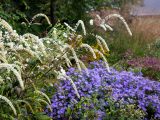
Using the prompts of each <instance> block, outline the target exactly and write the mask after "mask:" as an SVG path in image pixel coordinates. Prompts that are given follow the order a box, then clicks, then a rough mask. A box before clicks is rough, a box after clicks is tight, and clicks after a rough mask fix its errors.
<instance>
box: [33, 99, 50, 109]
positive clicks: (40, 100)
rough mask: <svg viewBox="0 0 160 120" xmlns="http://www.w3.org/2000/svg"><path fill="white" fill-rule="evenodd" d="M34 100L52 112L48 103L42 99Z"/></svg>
mask: <svg viewBox="0 0 160 120" xmlns="http://www.w3.org/2000/svg"><path fill="white" fill-rule="evenodd" d="M36 100H37V101H39V102H42V103H44V104H46V105H47V108H49V110H50V111H51V112H52V108H51V105H49V104H48V102H46V101H45V100H43V99H36Z"/></svg>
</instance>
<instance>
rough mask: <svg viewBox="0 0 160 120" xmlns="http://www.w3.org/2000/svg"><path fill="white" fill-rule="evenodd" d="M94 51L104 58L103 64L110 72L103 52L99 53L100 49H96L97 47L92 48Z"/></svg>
mask: <svg viewBox="0 0 160 120" xmlns="http://www.w3.org/2000/svg"><path fill="white" fill-rule="evenodd" d="M94 51H95V52H97V53H98V54H99V55H100V56H101V57H102V59H103V60H104V62H105V66H106V68H107V70H108V72H110V69H109V65H108V62H107V59H106V58H105V56H104V55H103V53H101V51H99V50H97V49H94Z"/></svg>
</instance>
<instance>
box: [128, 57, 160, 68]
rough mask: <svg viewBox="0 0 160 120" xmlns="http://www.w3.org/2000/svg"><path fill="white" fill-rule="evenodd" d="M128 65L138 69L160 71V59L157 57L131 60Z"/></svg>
mask: <svg viewBox="0 0 160 120" xmlns="http://www.w3.org/2000/svg"><path fill="white" fill-rule="evenodd" d="M128 64H129V65H132V66H136V67H143V68H150V69H153V70H156V71H160V59H158V58H155V57H143V58H137V59H133V60H129V61H128Z"/></svg>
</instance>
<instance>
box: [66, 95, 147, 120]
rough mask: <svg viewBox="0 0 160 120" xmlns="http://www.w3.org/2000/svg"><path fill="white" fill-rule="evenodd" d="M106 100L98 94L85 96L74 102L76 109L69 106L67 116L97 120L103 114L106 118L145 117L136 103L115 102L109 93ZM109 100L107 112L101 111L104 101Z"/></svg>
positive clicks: (132, 118) (136, 119) (106, 107)
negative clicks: (100, 98)
mask: <svg viewBox="0 0 160 120" xmlns="http://www.w3.org/2000/svg"><path fill="white" fill-rule="evenodd" d="M105 96H106V97H105V98H106V99H105V101H102V100H99V99H98V97H97V95H93V96H92V97H90V98H87V97H83V98H81V100H80V101H79V102H78V103H75V104H74V109H73V110H71V109H70V107H68V108H67V113H66V116H68V118H69V119H72V117H73V118H74V119H77V120H78V119H81V120H86V119H89V120H97V119H98V118H99V117H100V118H101V115H103V116H104V115H105V117H104V118H103V119H104V120H141V119H143V117H144V115H145V114H144V112H143V111H142V110H140V109H137V108H136V105H123V104H122V103H121V102H114V100H113V99H111V98H110V97H109V96H108V95H105ZM104 102H107V103H108V105H107V106H105V110H106V113H100V111H99V110H100V109H103V107H102V106H103V103H104Z"/></svg>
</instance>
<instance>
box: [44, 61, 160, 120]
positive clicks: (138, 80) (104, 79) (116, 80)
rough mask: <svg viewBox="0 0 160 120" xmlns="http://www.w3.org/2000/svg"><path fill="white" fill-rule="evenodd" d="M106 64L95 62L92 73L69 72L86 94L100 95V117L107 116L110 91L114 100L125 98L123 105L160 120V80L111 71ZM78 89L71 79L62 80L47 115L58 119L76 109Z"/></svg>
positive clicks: (81, 91)
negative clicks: (106, 109)
mask: <svg viewBox="0 0 160 120" xmlns="http://www.w3.org/2000/svg"><path fill="white" fill-rule="evenodd" d="M104 66H105V65H104V63H103V62H101V61H99V62H92V63H90V65H89V66H88V73H86V71H85V70H84V71H82V72H81V73H79V72H76V69H75V68H70V69H69V70H68V72H67V75H68V76H70V77H71V78H72V79H73V81H74V83H75V85H76V87H77V89H78V92H79V94H80V96H81V98H82V97H87V98H90V97H91V96H92V95H93V94H97V95H98V100H99V101H100V102H101V104H100V108H99V110H97V114H98V113H103V114H101V115H100V116H99V115H98V117H99V118H100V119H103V117H104V116H105V114H104V113H105V107H104V106H107V105H108V103H107V102H105V97H104V96H105V94H108V93H110V95H111V96H112V97H113V100H114V101H121V102H122V103H123V104H136V105H137V106H138V107H139V108H140V109H142V110H143V111H144V112H145V113H146V118H149V119H150V118H154V119H160V83H159V82H156V81H151V80H149V79H146V78H144V77H142V76H141V75H137V74H135V73H133V72H127V71H117V70H115V69H113V68H111V72H108V71H107V69H106V68H105V67H104ZM77 101H79V99H78V98H77V96H76V94H75V91H74V89H73V87H72V85H71V83H70V81H69V80H62V81H61V82H60V84H57V92H56V93H55V94H54V96H53V98H52V105H51V107H52V110H53V111H52V112H49V111H48V110H46V112H47V114H48V115H49V116H51V117H52V118H54V119H61V118H64V117H65V114H66V112H67V108H68V107H69V108H71V109H74V108H73V107H74V104H76V103H77Z"/></svg>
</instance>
